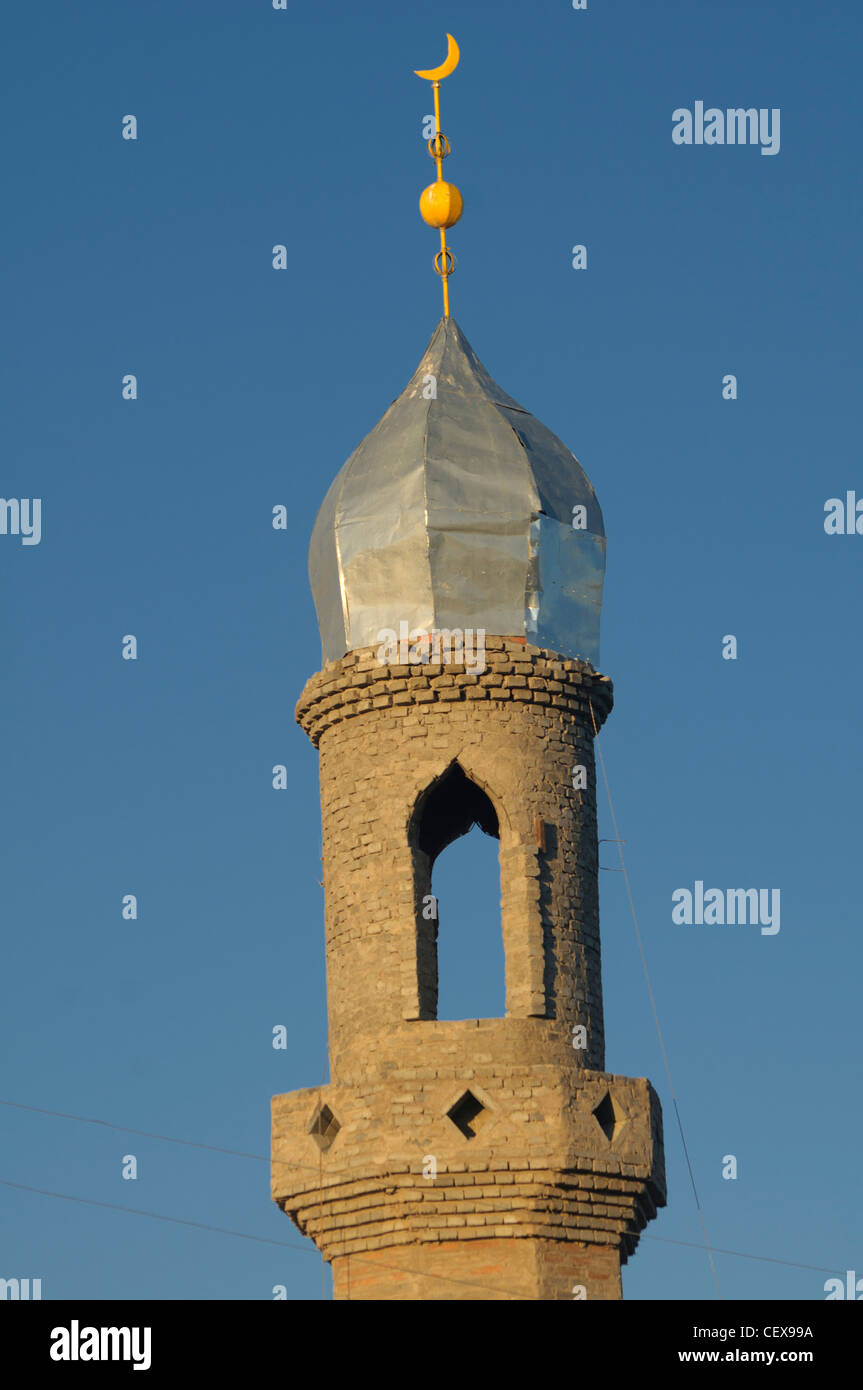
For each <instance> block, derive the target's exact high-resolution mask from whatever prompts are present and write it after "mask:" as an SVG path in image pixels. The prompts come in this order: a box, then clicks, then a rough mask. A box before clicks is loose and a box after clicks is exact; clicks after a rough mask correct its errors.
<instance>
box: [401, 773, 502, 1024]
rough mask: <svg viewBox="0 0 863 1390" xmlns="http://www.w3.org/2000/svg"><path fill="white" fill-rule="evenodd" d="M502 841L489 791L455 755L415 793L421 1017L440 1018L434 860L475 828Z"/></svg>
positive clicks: (411, 836)
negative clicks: (437, 774)
mask: <svg viewBox="0 0 863 1390" xmlns="http://www.w3.org/2000/svg"><path fill="white" fill-rule="evenodd" d="M475 825H476V826H478V827H479V829H480V830H482V831H483V832H484V833H485V834H486V835H489V836H492V837H493V838H494V839H496V840H499V839H500V821H499V817H498V813H497V810H496V808H495V806H494V803H493V802H492V800H491V798H490V796H489V795H488V793H487V792H486V791H485V790H484V789H483V788H482V787H480V786H479V784H478V783H477V782H475V781H474V780H473V779H472V778H470V777H468V776H467V774H466V773H465V771H464V769H463V768H462V767H461V765H460V763H459V762H458V760H457V759H454V760H453V762H451V763H450V764H449V766H448V767H447V768H446V770H445V771H444V772H443V773H442V774H441V775H440V776H439V777H436V778H435V779H434V780H433V781H432V782H431V783H430V784H429V785H428V786H427V787H426V788H425V789H424V790H423V791H422V792H421V793H420V795H419V796H418V797H417V800H416V803H415V805H414V809H413V813H412V815H411V819H410V825H409V830H408V838H409V843H410V847H411V853H412V856H413V865H414V896H415V912H416V950H417V981H418V987H419V1017H420V1018H422V1019H436V1018H437V1016H438V995H439V975H438V912H437V901H436V899H435V897H434V894H433V891H432V870H433V868H434V865H435V861H436V860H437V859H438V858H439V857H440V855H441V854H442V853H443V851H444V850H445V849H447V848H448V846H449V845H451V844H453V843H454V842H455V841H456V840H458V839H460V838H461V836H463V835H467V834H468V833H469V831H470V830H471V829H472V827H473V826H475Z"/></svg>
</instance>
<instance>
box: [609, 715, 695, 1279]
mask: <svg viewBox="0 0 863 1390" xmlns="http://www.w3.org/2000/svg"><path fill="white" fill-rule="evenodd" d="M588 705H589V707H590V718H591V721H592V723H593V738H594V742H595V744H596V751H597V752H598V754H599V764H600V767H601V768H602V780H603V781H604V783H605V794H606V796H607V797H608V809H609V811H610V812H611V823H612V825H613V826H614V834H615V836H616V838H617V842H618V844H617V852H618V854H619V855H620V867H621V870H622V872H623V881H624V883H625V884H626V895H627V897H628V898H629V906H630V910H631V912H632V920H633V922H634V924H635V936H636V939H637V941H638V950H639V953H640V955H641V964H642V968H643V970H644V978H645V981H646V982H647V992H648V994H649V995H650V1007H651V1009H652V1010H653V1021H654V1023H655V1024H656V1033H657V1036H658V1038H659V1046H660V1048H661V1050H662V1060H663V1062H664V1064H665V1075H666V1076H667V1078H668V1089H669V1091H670V1092H671V1100H672V1103H673V1105H674V1113H675V1115H676V1116H677V1128H678V1129H679V1130H680V1142H681V1143H682V1145H683V1153H684V1155H685V1157H686V1166H687V1168H688V1169H689V1181H690V1182H691V1184H692V1194H693V1196H694V1197H695V1205H696V1208H697V1209H698V1220H699V1222H700V1224H701V1231H702V1234H703V1236H704V1248H705V1249H706V1251H707V1258H708V1260H709V1261H710V1268H711V1270H712V1272H713V1282H714V1283H715V1285H716V1297H717V1298H718V1299H719V1300H720V1302H721V1300H722V1292H721V1290H720V1288H719V1278H718V1275H717V1273H716V1264H715V1262H714V1259H713V1252H712V1251H711V1249H710V1241H709V1240H708V1238H707V1227H706V1226H705V1224H704V1213H703V1211H702V1210H701V1202H700V1201H699V1199H698V1188H697V1187H696V1186H695V1174H694V1173H693V1171H692V1163H691V1161H690V1158H689V1149H688V1148H687V1144H686V1135H685V1134H684V1133H683V1121H682V1120H681V1118H680V1109H679V1107H678V1104H677V1096H676V1095H675V1094H674V1084H673V1082H672V1080H671V1067H670V1065H669V1062H668V1053H667V1052H666V1050H665V1040H664V1038H663V1036H662V1028H661V1027H660V1023H659V1014H658V1012H657V1008H656V1000H655V999H654V997H653V986H652V985H651V983H650V972H649V970H648V969H647V957H646V956H645V954H644V945H643V943H642V940H641V929H640V927H639V925H638V914H637V913H636V911H635V902H634V900H633V897H632V888H631V887H630V883H629V874H628V873H627V871H626V860H625V859H624V857H623V843H622V841H621V839H620V831H619V830H618V828H617V817H616V816H615V814H614V802H613V801H612V799H611V788H610V786H609V785H608V776H607V774H606V771H605V759H604V758H603V756H602V744H601V743H600V741H599V730H598V729H597V727H596V715H595V714H594V712H593V702H592V701H591V700H588Z"/></svg>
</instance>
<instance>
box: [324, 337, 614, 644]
mask: <svg viewBox="0 0 863 1390" xmlns="http://www.w3.org/2000/svg"><path fill="white" fill-rule="evenodd" d="M574 523H575V524H574ZM604 572H605V531H604V528H603V523H602V512H601V511H600V507H599V503H598V501H597V499H596V494H595V492H594V490H593V488H592V487H591V485H590V482H589V481H588V479H587V477H586V475H585V473H584V471H583V469H582V468H581V465H580V464H579V463H578V461H577V459H576V458H575V457H574V455H573V454H571V453H570V451H569V450H568V449H567V448H566V447H565V446H564V445H563V444H562V443H561V441H560V440H559V439H558V438H557V437H556V435H553V434H552V433H551V431H550V430H548V429H546V427H545V426H544V425H542V424H540V422H539V421H538V420H536V419H534V417H533V416H532V415H531V414H529V413H528V411H526V410H524V409H523V408H522V407H521V406H520V405H519V404H518V403H517V402H516V401H514V400H513V399H512V397H511V396H508V395H507V394H506V393H505V392H504V391H502V390H501V389H500V387H499V386H498V385H497V384H496V383H495V382H494V381H492V379H491V377H490V376H489V375H488V373H487V372H486V370H485V368H484V367H483V365H482V363H481V362H480V361H479V359H478V358H477V357H476V355H475V353H474V351H473V349H472V348H471V346H470V344H469V343H468V341H467V339H466V338H465V336H464V334H463V333H462V332H461V329H460V328H459V327H458V325H457V324H456V322H455V320H454V319H452V318H443V319H441V321H440V323H439V324H438V326H437V328H436V329H435V332H434V334H433V336H432V339H431V342H430V343H429V345H428V347H427V349H426V352H425V355H424V356H423V359H422V361H421V362H420V364H419V366H418V367H417V370H416V372H415V373H414V375H413V377H412V378H411V380H410V382H409V383H408V385H407V386H406V387H405V389H404V391H403V392H402V394H401V395H400V396H399V397H398V399H397V400H395V401H394V402H393V404H392V405H391V406H390V408H389V410H388V411H387V412H386V414H385V415H384V416H383V418H382V419H381V420H380V421H379V422H378V424H377V425H375V427H374V429H373V430H372V431H371V433H370V434H368V435H367V436H366V438H365V439H364V440H363V441H362V443H361V444H360V445H359V446H358V447H357V448H356V449H355V450H354V452H353V453H352V454H351V456H350V458H349V459H348V460H347V462H346V463H345V464H344V466H343V467H342V469H341V470H340V472H339V473H338V475H337V477H336V478H335V480H334V482H333V484H332V486H331V487H330V490H329V492H328V493H327V495H326V497H325V499H324V502H323V505H322V506H321V509H320V511H319V513H318V516H317V520H316V521H315V526H314V530H313V532H312V540H311V546H310V551H309V575H310V578H311V584H312V592H313V594H314V599H315V608H316V610H317V615H318V625H319V627H320V631H321V645H322V648H323V659H324V661H332V660H338V659H340V658H341V657H342V656H344V654H345V653H346V652H348V651H351V650H353V649H354V648H358V647H368V646H374V645H375V644H377V643H379V642H380V641H382V640H383V639H382V636H381V634H382V632H384V631H385V630H387V629H393V630H398V629H399V625H400V623H403V622H407V623H408V625H409V627H410V628H411V629H412V630H417V629H421V630H422V631H423V632H432V631H434V630H435V629H438V630H441V629H449V630H454V629H462V630H468V629H473V630H477V629H482V630H484V631H485V632H487V633H493V634H496V635H498V636H505V637H525V638H526V639H527V641H528V642H530V643H531V644H532V645H534V646H537V647H544V648H547V649H549V650H551V651H554V652H557V653H559V654H561V655H562V656H569V657H580V658H581V659H582V660H586V661H590V662H592V664H593V665H594V666H595V667H598V665H599V615H600V605H601V602H602V582H603V576H604Z"/></svg>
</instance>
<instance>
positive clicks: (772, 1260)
mask: <svg viewBox="0 0 863 1390" xmlns="http://www.w3.org/2000/svg"><path fill="white" fill-rule="evenodd" d="M640 1239H641V1240H661V1241H662V1242H663V1243H664V1244H665V1245H685V1246H687V1247H688V1248H689V1249H690V1250H703V1249H704V1246H703V1245H698V1244H696V1242H694V1241H691V1240H671V1238H670V1237H669V1236H648V1235H645V1234H644V1232H643V1231H642V1233H641V1237H640ZM713 1252H714V1254H716V1255H737V1256H738V1257H739V1258H740V1259H741V1260H766V1261H767V1262H768V1264H772V1265H788V1267H789V1268H790V1269H814V1270H815V1271H816V1272H817V1273H818V1274H838V1273H839V1272H840V1271H839V1270H838V1269H828V1268H827V1267H826V1265H802V1264H798V1262H797V1261H796V1260H779V1259H777V1258H776V1257H775V1256H774V1255H747V1253H746V1251H745V1250H723V1248H722V1246H721V1245H714V1247H713Z"/></svg>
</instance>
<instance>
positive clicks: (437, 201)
mask: <svg viewBox="0 0 863 1390" xmlns="http://www.w3.org/2000/svg"><path fill="white" fill-rule="evenodd" d="M463 206H464V205H463V203H462V198H461V194H460V193H459V191H458V189H457V188H456V186H455V184H454V183H445V182H444V180H443V179H438V180H437V182H436V183H430V184H429V186H428V188H426V189H425V190H424V191H423V192H422V193H421V195H420V216H421V217H422V220H423V221H424V222H427V223H428V224H429V226H430V227H454V226H455V224H456V222H457V221H458V220H459V218H460V217H461V214H462V207H463Z"/></svg>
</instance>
